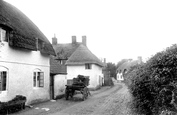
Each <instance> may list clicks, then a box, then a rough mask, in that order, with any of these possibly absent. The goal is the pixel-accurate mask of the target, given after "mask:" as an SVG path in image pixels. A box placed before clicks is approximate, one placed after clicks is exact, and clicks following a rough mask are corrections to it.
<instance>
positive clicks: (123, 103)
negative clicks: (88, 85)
mask: <svg viewBox="0 0 177 115" xmlns="http://www.w3.org/2000/svg"><path fill="white" fill-rule="evenodd" d="M129 101H130V96H129V93H128V89H127V87H126V86H125V85H124V84H116V86H115V87H113V88H111V89H109V90H107V91H105V92H102V93H99V94H96V95H93V96H92V97H91V98H89V99H87V100H85V101H83V102H81V103H78V104H75V105H74V106H71V107H68V108H66V109H63V110H62V111H59V112H56V113H53V114H51V115H131V114H130V109H129V108H128V107H127V104H128V103H129Z"/></svg>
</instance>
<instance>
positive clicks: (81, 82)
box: [65, 75, 90, 100]
mask: <svg viewBox="0 0 177 115" xmlns="http://www.w3.org/2000/svg"><path fill="white" fill-rule="evenodd" d="M88 85H89V78H88V77H85V76H83V75H78V77H77V78H73V84H72V85H66V89H65V98H66V100H68V98H69V97H71V98H72V97H73V96H74V94H75V93H76V91H79V92H80V93H81V94H82V99H83V100H85V99H87V97H88V95H90V92H89V90H88V88H87V86H88Z"/></svg>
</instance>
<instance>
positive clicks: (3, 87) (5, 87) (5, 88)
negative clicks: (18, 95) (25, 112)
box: [0, 66, 8, 92]
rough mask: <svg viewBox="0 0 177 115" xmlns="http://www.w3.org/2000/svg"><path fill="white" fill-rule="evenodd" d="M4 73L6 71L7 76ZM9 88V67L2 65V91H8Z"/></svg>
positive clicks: (0, 85) (0, 86)
mask: <svg viewBox="0 0 177 115" xmlns="http://www.w3.org/2000/svg"><path fill="white" fill-rule="evenodd" d="M3 73H5V78H4V75H3ZM4 79H5V80H4ZM4 82H5V83H4ZM4 85H5V86H4ZM7 89H8V69H7V68H6V67H3V66H0V92H4V91H7Z"/></svg>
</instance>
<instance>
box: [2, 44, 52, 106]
mask: <svg viewBox="0 0 177 115" xmlns="http://www.w3.org/2000/svg"><path fill="white" fill-rule="evenodd" d="M0 67H5V68H7V69H8V76H7V90H6V91H1V92H0V101H8V100H10V99H12V98H14V97H15V95H24V96H26V97H27V103H26V104H30V103H35V102H38V101H43V100H48V99H49V97H50V96H49V72H50V69H49V67H50V65H49V56H47V55H42V54H41V53H40V52H39V51H29V50H24V49H14V48H11V47H9V45H8V43H7V42H4V43H3V44H0ZM35 69H39V70H41V71H42V72H44V87H40V88H38V87H33V72H34V70H35Z"/></svg>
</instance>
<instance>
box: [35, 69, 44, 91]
mask: <svg viewBox="0 0 177 115" xmlns="http://www.w3.org/2000/svg"><path fill="white" fill-rule="evenodd" d="M33 87H35V88H43V87H44V72H43V71H41V70H39V69H36V70H34V71H33Z"/></svg>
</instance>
